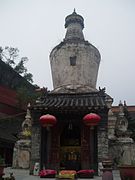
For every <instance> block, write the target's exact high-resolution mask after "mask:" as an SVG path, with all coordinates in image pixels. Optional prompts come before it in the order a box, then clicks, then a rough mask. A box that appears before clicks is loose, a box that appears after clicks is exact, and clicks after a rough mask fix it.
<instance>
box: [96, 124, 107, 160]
mask: <svg viewBox="0 0 135 180" xmlns="http://www.w3.org/2000/svg"><path fill="white" fill-rule="evenodd" d="M97 136H98V137H97V138H98V161H99V162H102V161H103V160H104V159H106V158H108V132H107V128H103V127H102V128H101V127H98V130H97Z"/></svg>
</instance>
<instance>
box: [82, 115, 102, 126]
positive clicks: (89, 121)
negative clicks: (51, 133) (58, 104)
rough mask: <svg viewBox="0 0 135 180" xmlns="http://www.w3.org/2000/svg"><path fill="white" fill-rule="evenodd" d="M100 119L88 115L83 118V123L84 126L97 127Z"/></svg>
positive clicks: (96, 116)
mask: <svg viewBox="0 0 135 180" xmlns="http://www.w3.org/2000/svg"><path fill="white" fill-rule="evenodd" d="M100 120H101V117H100V116H99V115H98V114H95V113H90V114H86V115H85V116H84V117H83V122H84V124H85V125H86V126H97V125H98V123H99V122H100Z"/></svg>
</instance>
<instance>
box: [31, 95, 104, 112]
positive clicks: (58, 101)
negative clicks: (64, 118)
mask: <svg viewBox="0 0 135 180" xmlns="http://www.w3.org/2000/svg"><path fill="white" fill-rule="evenodd" d="M105 107H106V102H105V96H103V95H102V94H100V93H99V92H92V93H78V94H64V93H62V94H57V93H56V94H51V93H50V94H47V95H46V96H45V97H44V98H42V99H41V100H39V101H37V103H36V105H35V106H34V109H38V108H39V109H40V108H41V109H44V108H45V109H64V110H65V109H71V108H72V110H73V109H74V110H75V109H91V108H105Z"/></svg>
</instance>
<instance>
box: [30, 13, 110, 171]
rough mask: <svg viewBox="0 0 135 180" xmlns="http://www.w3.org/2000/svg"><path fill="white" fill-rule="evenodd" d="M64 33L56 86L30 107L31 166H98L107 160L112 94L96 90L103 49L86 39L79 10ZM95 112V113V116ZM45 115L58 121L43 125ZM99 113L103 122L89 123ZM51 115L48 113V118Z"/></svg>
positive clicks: (55, 61) (55, 53) (54, 63)
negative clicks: (101, 50)
mask: <svg viewBox="0 0 135 180" xmlns="http://www.w3.org/2000/svg"><path fill="white" fill-rule="evenodd" d="M65 28H66V29H67V30H66V35H65V38H64V40H63V41H62V42H61V43H60V44H58V45H57V46H56V47H54V49H53V50H52V51H51V53H50V64H51V71H52V78H53V86H54V89H53V90H52V91H50V92H48V91H46V92H44V95H43V96H42V97H40V98H39V99H38V100H37V101H36V103H35V105H33V106H32V107H31V115H32V120H33V121H32V147H31V162H30V169H31V172H32V167H33V166H34V164H35V163H36V162H39V163H40V167H41V169H42V168H43V167H45V168H49V169H57V170H58V169H75V170H79V169H89V168H94V169H97V166H98V162H101V161H103V160H104V159H106V158H108V111H109V108H110V106H111V104H112V98H111V97H110V96H108V95H107V94H106V93H105V89H104V88H103V89H100V88H99V90H97V89H96V82H97V76H98V69H99V64H100V59H101V57H100V53H99V51H98V49H97V48H96V47H94V46H93V45H92V44H90V43H89V42H88V41H86V40H85V38H84V35H83V28H84V19H83V17H82V16H81V15H79V14H77V13H76V12H75V11H74V12H73V13H72V14H71V15H68V16H67V17H66V19H65ZM91 113H92V114H91ZM47 114H49V115H51V116H53V117H55V118H56V123H55V124H54V125H52V126H50V124H49V122H48V126H47V124H46V125H45V126H44V124H43V122H42V123H41V122H40V121H39V119H40V118H41V117H43V116H47ZM88 114H90V115H91V116H92V115H93V114H94V115H97V116H98V117H100V118H101V119H100V121H99V122H96V123H95V124H93V123H91V122H89V123H85V122H84V121H85V119H84V117H85V116H86V115H88ZM49 115H48V116H49Z"/></svg>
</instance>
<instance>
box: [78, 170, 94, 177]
mask: <svg viewBox="0 0 135 180" xmlns="http://www.w3.org/2000/svg"><path fill="white" fill-rule="evenodd" d="M94 173H95V171H94V170H93V169H83V170H79V171H77V177H78V178H94Z"/></svg>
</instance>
